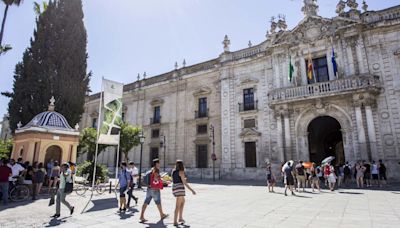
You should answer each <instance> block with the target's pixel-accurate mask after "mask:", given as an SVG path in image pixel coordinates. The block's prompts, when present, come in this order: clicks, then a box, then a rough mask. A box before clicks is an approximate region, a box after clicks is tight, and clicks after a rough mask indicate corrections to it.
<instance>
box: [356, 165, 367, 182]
mask: <svg viewBox="0 0 400 228" xmlns="http://www.w3.org/2000/svg"><path fill="white" fill-rule="evenodd" d="M364 172H365V167H364V166H363V165H362V163H361V162H358V163H357V164H356V180H357V187H358V188H364Z"/></svg>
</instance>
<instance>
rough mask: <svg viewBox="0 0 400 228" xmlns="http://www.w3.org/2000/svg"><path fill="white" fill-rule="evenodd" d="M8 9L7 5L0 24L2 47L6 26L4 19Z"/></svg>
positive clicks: (0, 42)
mask: <svg viewBox="0 0 400 228" xmlns="http://www.w3.org/2000/svg"><path fill="white" fill-rule="evenodd" d="M8 7H9V5H7V4H6V8H5V9H4V16H3V22H2V23H1V31H0V46H1V45H2V42H3V34H4V26H5V25H6V18H7V12H8Z"/></svg>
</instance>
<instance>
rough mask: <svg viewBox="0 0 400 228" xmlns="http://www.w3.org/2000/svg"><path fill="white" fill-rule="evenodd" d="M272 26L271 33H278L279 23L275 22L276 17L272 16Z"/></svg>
mask: <svg viewBox="0 0 400 228" xmlns="http://www.w3.org/2000/svg"><path fill="white" fill-rule="evenodd" d="M270 22H271V28H270V29H269V31H270V33H271V34H274V33H276V28H277V27H278V23H276V22H275V17H271V20H270Z"/></svg>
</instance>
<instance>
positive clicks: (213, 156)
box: [210, 124, 217, 181]
mask: <svg viewBox="0 0 400 228" xmlns="http://www.w3.org/2000/svg"><path fill="white" fill-rule="evenodd" d="M210 130H211V137H212V146H213V153H212V154H211V159H212V161H213V181H215V161H216V160H217V156H216V155H215V134H214V126H213V125H212V124H210Z"/></svg>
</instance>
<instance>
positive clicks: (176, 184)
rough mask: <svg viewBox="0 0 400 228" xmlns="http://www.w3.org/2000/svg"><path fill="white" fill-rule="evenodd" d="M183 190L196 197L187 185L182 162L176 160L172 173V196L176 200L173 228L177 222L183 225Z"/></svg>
mask: <svg viewBox="0 0 400 228" xmlns="http://www.w3.org/2000/svg"><path fill="white" fill-rule="evenodd" d="M185 188H188V189H189V190H190V191H191V192H192V193H193V195H196V192H195V191H194V190H193V189H192V188H191V187H190V185H189V183H188V182H187V179H186V175H185V166H184V165H183V161H181V160H177V161H176V164H175V169H174V170H173V171H172V194H173V195H174V196H175V198H176V204H175V212H174V225H175V226H176V225H178V222H179V223H180V224H184V223H185V220H184V219H183V208H184V206H185V195H186V194H185ZM178 218H179V220H178Z"/></svg>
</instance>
